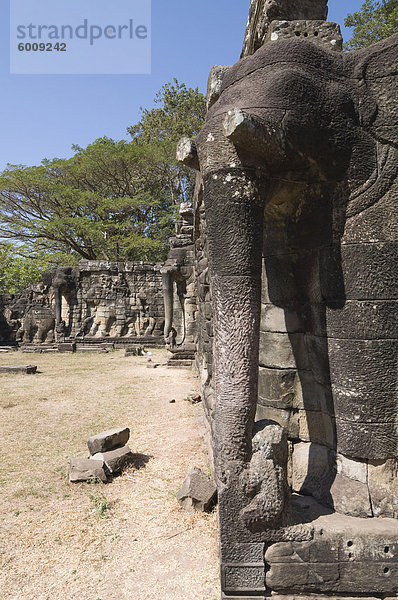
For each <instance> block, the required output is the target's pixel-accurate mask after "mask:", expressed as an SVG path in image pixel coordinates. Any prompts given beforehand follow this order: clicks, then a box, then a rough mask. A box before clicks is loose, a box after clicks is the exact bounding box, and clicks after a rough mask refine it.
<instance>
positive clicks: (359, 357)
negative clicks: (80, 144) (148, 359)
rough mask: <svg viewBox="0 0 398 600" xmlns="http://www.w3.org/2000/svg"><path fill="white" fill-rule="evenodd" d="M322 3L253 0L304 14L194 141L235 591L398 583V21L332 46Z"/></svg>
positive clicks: (218, 473)
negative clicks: (370, 43) (361, 42)
mask: <svg viewBox="0 0 398 600" xmlns="http://www.w3.org/2000/svg"><path fill="white" fill-rule="evenodd" d="M325 4H326V3H325V2H323V1H319V2H307V3H306V2H303V3H300V2H298V3H289V5H288V4H287V3H285V2H283V1H280V2H277V1H275V2H261V1H259V2H252V7H251V16H250V17H249V29H250V30H251V31H252V32H255V30H256V26H255V23H256V19H257V23H258V22H259V21H258V18H257V17H258V16H259V14H260V13H261V11H262V10H263V9H267V10H266V14H265V13H264V14H265V16H267V15H268V16H269V15H270V14H271V13H268V12H267V11H268V9H270V10H271V8H273V9H275V10H276V9H277V8H278V10H279V9H280V10H282V9H283V10H285V9H287V7H288V8H289V10H290V9H291V10H292V11H293V12H289V14H287V13H278V14H277V15H276V16H274V17H273V19H275V18H276V19H279V21H275V20H273V22H271V21H272V19H271V20H269V22H267V23H266V27H265V29H266V32H265V29H264V27H263V26H262V27H263V29H262V34H261V35H259V37H258V39H259V41H260V45H261V44H262V43H263V42H265V44H264V46H263V47H262V48H261V49H259V50H258V52H256V53H254V54H253V52H254V50H255V48H252V49H251V50H250V49H247V50H245V49H244V54H245V58H244V59H243V60H242V61H240V62H239V63H237V65H235V66H233V67H225V66H223V67H215V68H214V69H213V70H212V72H211V75H210V79H209V93H208V106H209V112H208V118H207V121H206V124H205V127H204V128H203V130H202V132H201V133H200V134H199V136H198V138H196V140H192V141H189V140H186V139H184V140H183V141H182V143H181V146H180V148H179V158H180V160H182V161H183V162H184V164H187V165H189V166H192V167H193V168H196V169H200V175H201V178H202V182H203V192H202V191H200V192H199V193H198V194H197V198H196V205H195V217H196V221H195V243H196V246H195V248H196V262H195V269H196V274H197V281H198V283H197V288H198V296H199V301H200V305H199V320H198V326H199V332H198V356H197V365H198V370H199V372H200V374H201V380H202V383H203V385H204V400H205V413H206V415H207V418H208V420H209V430H210V431H211V432H212V436H213V449H214V463H215V477H216V480H217V484H218V492H219V517H220V536H221V544H220V546H221V582H222V591H223V598H224V599H225V600H227V599H232V598H234V599H236V598H242V600H243V599H244V600H252V598H254V597H256V598H257V597H261V598H265V597H269V596H270V595H271V594H272V595H274V596H275V597H277V598H279V599H280V600H281V599H282V598H286V599H288V598H289V600H292V599H293V598H302V599H303V600H304V599H305V600H307V599H308V597H309V596H308V595H311V594H315V595H316V597H319V598H322V597H329V598H330V597H333V598H344V597H348V596H350V597H355V598H357V597H358V596H360V597H362V598H363V597H372V598H386V597H391V598H392V597H397V594H398V583H397V582H398V566H397V565H398V549H397V544H396V539H397V537H398V520H397V517H398V511H397V496H398V462H397V456H398V437H397V436H398V433H397V414H398V398H397V389H398V380H397V375H398V369H397V358H398V354H397V352H398V350H397V349H398V322H397V319H396V314H397V312H396V308H397V307H396V304H397V301H398V296H397V289H398V288H397V273H398V264H397V259H398V250H397V243H398V229H397V219H396V212H397V211H396V208H397V207H396V203H397V171H398V167H397V165H398V161H397V150H396V147H397V139H396V137H397V131H396V128H395V127H393V126H392V123H395V121H396V119H397V115H396V111H397V104H396V102H395V101H393V98H395V96H396V93H395V92H396V64H397V56H398V53H397V48H398V38H397V36H395V37H393V38H391V39H390V40H386V41H384V42H381V43H379V44H378V45H377V46H375V47H370V48H367V49H365V50H363V51H360V52H356V53H351V54H347V55H345V54H343V53H339V52H336V50H339V49H340V48H341V36H340V34H339V31H338V27H337V26H336V25H334V24H327V23H322V22H320V21H319V19H321V18H323V17H325V16H326V12H325ZM310 5H311V6H310ZM303 7H304V8H303ZM307 8H308V10H309V12H308V13H305V14H304V13H302V12H300V11H301V10H302V9H303V10H304V9H305V10H307ZM256 11H257V12H256ZM258 11H260V13H259V12H258ZM319 11H321V14H319ZM256 15H257V16H256ZM280 19H290V22H287V21H286V20H280ZM310 19H317V20H310ZM253 24H254V25H253ZM249 37H250V36H249ZM249 41H250V40H249ZM309 42H311V43H309ZM260 275H261V277H260ZM260 284H261V290H260ZM210 300H211V306H212V311H211V310H209V305H208V304H206V301H207V302H209V301H210ZM211 313H213V314H211ZM209 332H211V334H213V333H214V336H213V335H211V336H210V333H209ZM257 384H258V389H257ZM213 393H214V395H213ZM256 404H257V409H256V410H255V408H256ZM255 412H256V415H255ZM375 517H379V518H375ZM380 517H382V518H380ZM277 594H279V596H278V595H277Z"/></svg>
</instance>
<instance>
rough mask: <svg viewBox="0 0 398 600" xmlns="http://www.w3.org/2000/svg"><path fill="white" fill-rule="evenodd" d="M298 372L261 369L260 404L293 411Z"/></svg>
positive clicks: (259, 381)
mask: <svg viewBox="0 0 398 600" xmlns="http://www.w3.org/2000/svg"><path fill="white" fill-rule="evenodd" d="M296 377H297V372H296V370H295V369H269V368H266V367H260V368H259V375H258V395H259V404H263V405H264V406H274V407H275V408H282V409H288V410H289V409H291V408H293V405H294V400H295V386H296Z"/></svg>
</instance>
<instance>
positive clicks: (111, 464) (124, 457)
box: [90, 446, 134, 475]
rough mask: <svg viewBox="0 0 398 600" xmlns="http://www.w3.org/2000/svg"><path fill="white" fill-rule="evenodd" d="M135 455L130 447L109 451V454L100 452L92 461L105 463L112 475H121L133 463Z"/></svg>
mask: <svg viewBox="0 0 398 600" xmlns="http://www.w3.org/2000/svg"><path fill="white" fill-rule="evenodd" d="M133 459H134V454H133V453H132V452H131V450H130V448H129V447H128V446H122V447H121V448H115V449H114V450H108V451H107V452H98V453H97V454H94V455H93V456H92V457H91V458H90V460H93V461H97V460H99V461H103V462H104V464H105V466H106V467H107V468H108V470H109V471H110V473H112V475H113V474H114V473H120V471H123V469H124V468H125V467H128V465H130V464H131V463H132V462H133Z"/></svg>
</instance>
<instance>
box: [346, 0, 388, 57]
mask: <svg viewBox="0 0 398 600" xmlns="http://www.w3.org/2000/svg"><path fill="white" fill-rule="evenodd" d="M344 24H345V26H346V27H353V28H354V30H353V35H352V38H351V39H350V40H348V42H346V44H345V48H346V50H358V49H359V48H364V47H366V46H369V45H370V44H374V43H375V42H378V41H380V40H382V39H384V38H386V37H389V36H390V35H393V34H394V33H397V32H398V0H381V1H377V0H366V1H365V2H364V4H363V5H362V7H361V10H359V11H357V12H355V13H353V14H349V15H347V18H346V20H345V23H344Z"/></svg>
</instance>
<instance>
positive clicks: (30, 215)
mask: <svg viewBox="0 0 398 600" xmlns="http://www.w3.org/2000/svg"><path fill="white" fill-rule="evenodd" d="M170 196H172V193H171V191H170V190H169V188H168V184H167V182H166V181H165V177H164V176H163V165H162V164H161V162H160V161H159V156H158V150H157V148H153V147H151V146H149V145H146V146H136V145H134V144H131V143H127V142H124V141H121V142H115V141H113V140H111V139H108V138H100V139H98V140H96V141H95V142H94V143H93V144H90V145H89V146H88V147H87V148H85V149H83V148H78V147H75V155H74V156H73V157H72V158H70V159H67V160H65V159H54V160H52V161H49V160H45V161H43V163H42V165H40V166H39V167H21V166H10V167H8V168H7V169H6V170H5V171H4V172H3V173H2V174H1V175H0V237H1V238H3V240H9V241H11V242H13V241H15V240H16V241H18V243H20V244H24V245H25V246H27V247H28V248H30V249H31V251H32V252H36V253H37V252H46V253H50V252H53V253H56V252H63V253H69V254H73V255H78V256H80V257H81V258H86V259H91V260H94V259H105V260H162V258H163V257H164V254H165V249H166V245H167V238H168V237H169V236H170V235H171V233H172V231H173V213H172V211H171V210H170V205H171V202H170Z"/></svg>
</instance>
